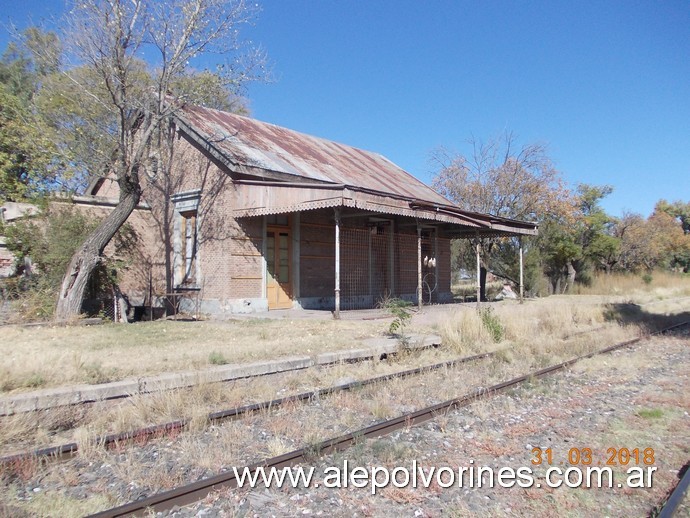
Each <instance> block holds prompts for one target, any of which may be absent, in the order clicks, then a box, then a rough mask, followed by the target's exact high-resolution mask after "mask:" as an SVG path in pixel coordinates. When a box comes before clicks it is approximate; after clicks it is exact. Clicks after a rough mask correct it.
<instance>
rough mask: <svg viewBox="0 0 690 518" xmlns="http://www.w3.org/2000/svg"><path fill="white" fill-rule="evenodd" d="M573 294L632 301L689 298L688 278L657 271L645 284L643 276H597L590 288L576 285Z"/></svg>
mask: <svg viewBox="0 0 690 518" xmlns="http://www.w3.org/2000/svg"><path fill="white" fill-rule="evenodd" d="M575 293H576V294H579V295H607V296H625V297H628V298H632V299H647V298H650V297H651V298H657V299H658V298H669V297H681V296H690V276H687V275H682V274H677V273H671V272H662V271H659V272H654V273H652V274H651V281H650V282H645V280H644V278H643V275H635V274H630V273H614V274H611V275H606V274H598V275H595V276H594V278H593V279H592V283H591V285H590V286H583V285H581V284H576V285H575Z"/></svg>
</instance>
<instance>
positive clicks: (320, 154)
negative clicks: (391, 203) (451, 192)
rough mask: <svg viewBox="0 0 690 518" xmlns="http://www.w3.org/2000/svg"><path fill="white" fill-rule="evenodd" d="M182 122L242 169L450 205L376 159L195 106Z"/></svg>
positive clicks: (186, 110)
mask: <svg viewBox="0 0 690 518" xmlns="http://www.w3.org/2000/svg"><path fill="white" fill-rule="evenodd" d="M181 117H182V118H183V119H184V120H185V122H187V123H188V124H189V125H190V126H191V127H193V128H194V129H195V130H196V131H198V132H199V134H200V136H201V137H202V138H203V139H204V140H206V141H207V142H208V143H210V144H211V145H212V146H214V147H215V148H217V149H218V150H219V151H221V152H222V153H223V154H224V155H225V156H227V157H228V158H230V159H231V160H232V161H233V162H237V163H239V164H241V165H243V166H246V167H250V168H258V169H263V170H265V171H271V172H277V173H283V174H290V175H294V176H295V177H300V178H306V179H309V180H313V181H321V182H331V183H335V184H345V185H349V186H355V187H362V188H366V189H371V190H374V191H378V192H381V193H391V194H396V195H398V196H404V197H406V198H410V199H416V200H424V201H428V202H433V203H440V204H444V205H452V204H451V202H450V201H448V200H447V199H446V198H444V197H443V196H441V195H440V194H438V193H437V192H435V191H434V190H433V189H432V188H431V187H429V186H427V185H425V184H424V183H423V182H421V181H420V180H418V179H417V178H415V177H414V176H412V175H411V174H409V173H408V172H406V171H404V170H403V169H401V168H400V167H398V166H397V165H395V164H394V163H393V162H391V161H390V160H388V159H387V158H385V157H384V156H382V155H379V154H377V153H372V152H370V151H364V150H361V149H357V148H354V147H351V146H347V145H345V144H339V143H337V142H332V141H329V140H325V139H322V138H318V137H313V136H311V135H306V134H303V133H299V132H297V131H293V130H290V129H287V128H282V127H280V126H275V125H273V124H268V123H266V122H261V121H258V120H255V119H250V118H247V117H242V116H239V115H234V114H231V113H227V112H222V111H218V110H212V109H209V108H202V107H199V106H191V105H188V106H185V107H184V109H183V110H182V113H181Z"/></svg>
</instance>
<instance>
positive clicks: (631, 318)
mask: <svg viewBox="0 0 690 518" xmlns="http://www.w3.org/2000/svg"><path fill="white" fill-rule="evenodd" d="M604 316H605V318H606V319H607V320H609V321H616V322H618V323H619V324H621V325H638V326H640V327H642V328H644V329H646V330H647V331H648V332H650V333H654V332H657V331H661V330H662V329H666V328H668V327H671V326H674V325H677V324H681V323H684V322H690V311H685V312H683V313H674V314H670V315H665V314H661V313H652V312H650V311H645V309H644V308H643V307H642V306H640V305H638V304H632V303H616V304H607V305H606V309H605V311H604Z"/></svg>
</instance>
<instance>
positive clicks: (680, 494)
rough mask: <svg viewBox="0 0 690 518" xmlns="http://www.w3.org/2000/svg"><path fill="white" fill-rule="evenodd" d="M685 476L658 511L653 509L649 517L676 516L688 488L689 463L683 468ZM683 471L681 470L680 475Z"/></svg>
mask: <svg viewBox="0 0 690 518" xmlns="http://www.w3.org/2000/svg"><path fill="white" fill-rule="evenodd" d="M683 469H684V470H685V474H684V475H682V478H681V479H680V481H679V482H678V484H677V485H676V487H675V488H673V491H671V494H670V495H669V496H668V498H667V499H666V501H665V502H664V503H663V504H662V505H661V506H660V509H659V508H658V509H654V511H652V513H651V514H650V516H652V517H654V518H672V517H673V516H675V515H676V511H678V509H679V508H680V505H681V504H682V503H683V499H684V498H685V495H686V493H687V492H688V489H689V488H690V462H689V463H687V464H686V465H685V466H683ZM682 471H683V470H681V473H682Z"/></svg>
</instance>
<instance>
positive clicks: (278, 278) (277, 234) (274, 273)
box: [266, 227, 292, 309]
mask: <svg viewBox="0 0 690 518" xmlns="http://www.w3.org/2000/svg"><path fill="white" fill-rule="evenodd" d="M291 237H292V236H291V235H290V229H289V228H280V227H268V228H267V230H266V297H267V298H268V309H288V308H291V307H292V246H291Z"/></svg>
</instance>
